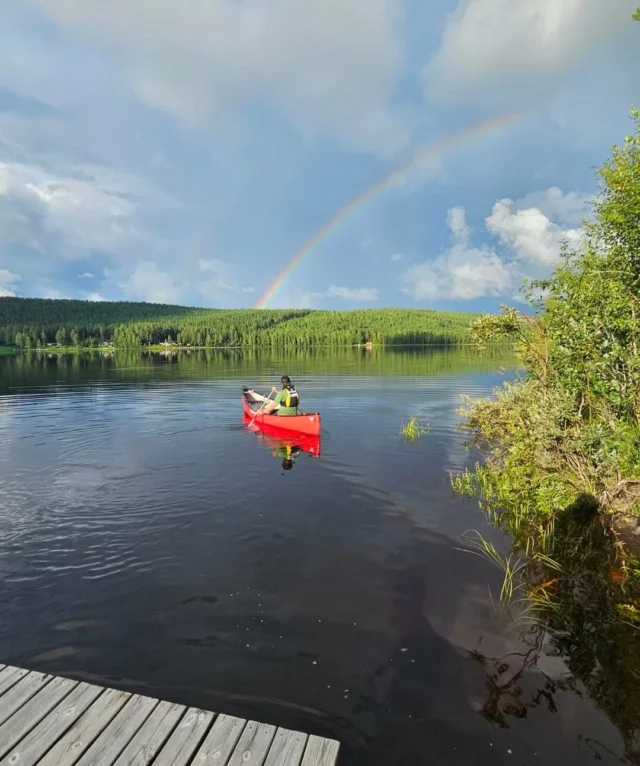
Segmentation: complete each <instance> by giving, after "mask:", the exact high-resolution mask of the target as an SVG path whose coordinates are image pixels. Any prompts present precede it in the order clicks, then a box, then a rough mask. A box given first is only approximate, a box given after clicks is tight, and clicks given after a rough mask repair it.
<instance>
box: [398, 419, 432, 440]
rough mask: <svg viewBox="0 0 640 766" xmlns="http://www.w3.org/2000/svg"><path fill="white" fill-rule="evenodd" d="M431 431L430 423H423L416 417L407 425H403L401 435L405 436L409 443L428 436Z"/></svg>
mask: <svg viewBox="0 0 640 766" xmlns="http://www.w3.org/2000/svg"><path fill="white" fill-rule="evenodd" d="M430 430H431V426H430V425H429V424H428V423H422V422H421V421H420V420H419V419H418V418H417V417H416V416H415V415H414V416H413V417H412V418H409V420H408V421H407V422H406V423H403V424H402V428H401V429H400V435H401V436H404V438H405V439H407V440H408V441H415V440H416V439H419V438H420V437H421V436H426V435H427V434H428V433H429V431H430Z"/></svg>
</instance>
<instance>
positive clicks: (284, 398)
mask: <svg viewBox="0 0 640 766" xmlns="http://www.w3.org/2000/svg"><path fill="white" fill-rule="evenodd" d="M280 382H281V383H282V390H281V391H278V389H277V388H275V386H274V387H273V388H272V389H271V393H272V394H276V398H275V399H274V400H272V401H269V402H267V403H266V404H265V405H264V407H263V408H262V412H264V413H265V414H266V415H268V414H269V413H270V412H273V411H274V410H276V413H275V414H276V415H281V416H282V417H290V416H291V415H298V405H299V404H300V395H299V394H298V392H297V391H296V388H295V386H294V385H293V383H292V382H291V378H290V377H289V376H288V375H283V376H282V377H281V378H280ZM276 408H277V409H276Z"/></svg>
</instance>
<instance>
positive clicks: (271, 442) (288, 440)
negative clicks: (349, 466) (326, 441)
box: [243, 412, 322, 458]
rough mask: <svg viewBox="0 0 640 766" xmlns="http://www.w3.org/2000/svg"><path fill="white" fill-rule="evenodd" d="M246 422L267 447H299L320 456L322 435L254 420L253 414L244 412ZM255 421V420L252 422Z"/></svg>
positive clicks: (312, 454) (313, 455)
mask: <svg viewBox="0 0 640 766" xmlns="http://www.w3.org/2000/svg"><path fill="white" fill-rule="evenodd" d="M243 420H244V424H245V426H247V428H248V429H249V430H250V431H252V432H253V433H255V434H258V435H259V437H260V443H261V445H262V446H263V447H266V448H267V449H270V450H274V449H278V448H279V447H298V448H299V449H301V450H302V451H303V452H306V453H307V454H308V455H311V456H312V457H315V458H319V457H320V452H321V447H322V440H321V438H320V436H311V435H310V434H301V433H298V432H297V431H287V430H286V429H285V428H277V427H276V426H270V425H267V424H266V423H258V421H257V420H256V421H253V415H252V416H251V417H249V415H247V414H246V412H245V414H244V418H243ZM252 421H253V422H252Z"/></svg>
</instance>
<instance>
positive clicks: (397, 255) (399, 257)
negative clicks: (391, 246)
mask: <svg viewBox="0 0 640 766" xmlns="http://www.w3.org/2000/svg"><path fill="white" fill-rule="evenodd" d="M403 258H404V256H403V255H402V253H394V254H393V255H392V256H391V262H392V263H400V261H401V260H402V259H403Z"/></svg>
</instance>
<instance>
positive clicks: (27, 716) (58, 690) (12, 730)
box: [0, 678, 78, 758]
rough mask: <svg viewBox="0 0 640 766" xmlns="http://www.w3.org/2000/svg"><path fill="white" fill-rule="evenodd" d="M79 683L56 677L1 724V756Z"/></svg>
mask: <svg viewBox="0 0 640 766" xmlns="http://www.w3.org/2000/svg"><path fill="white" fill-rule="evenodd" d="M77 685H78V682H77V681H70V680H69V679H68V678H54V679H53V680H52V681H51V682H50V683H48V684H47V685H46V686H45V687H44V688H42V689H41V690H40V691H39V692H38V694H35V695H34V696H33V697H32V698H31V699H30V700H29V701H28V702H26V703H25V704H24V705H23V706H22V707H21V708H20V709H19V710H17V711H16V712H15V713H14V714H13V715H12V716H11V717H10V718H8V719H7V720H6V721H5V722H4V723H3V724H2V725H0V758H2V757H3V756H4V755H6V754H7V753H8V752H9V750H11V748H12V747H13V746H14V745H17V744H18V742H20V740H21V739H22V738H23V737H24V736H25V734H28V733H29V732H30V731H31V730H32V729H35V727H36V726H37V725H38V724H39V723H40V721H41V720H42V719H43V718H44V717H45V716H46V715H47V713H49V712H50V711H51V710H53V708H54V707H55V706H56V705H57V704H58V703H59V702H60V701H61V700H63V699H64V698H65V697H66V696H67V695H68V694H69V693H70V692H71V691H73V689H74V688H75V687H76V686H77Z"/></svg>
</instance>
